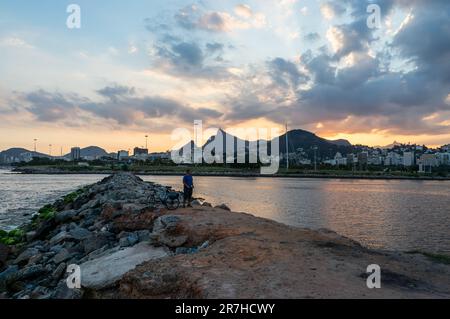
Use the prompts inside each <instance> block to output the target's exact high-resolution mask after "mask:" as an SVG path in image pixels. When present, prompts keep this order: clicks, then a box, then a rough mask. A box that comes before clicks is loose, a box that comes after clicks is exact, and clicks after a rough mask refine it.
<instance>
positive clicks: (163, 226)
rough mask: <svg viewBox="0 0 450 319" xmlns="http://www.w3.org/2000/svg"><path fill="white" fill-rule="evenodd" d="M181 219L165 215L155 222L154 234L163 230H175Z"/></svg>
mask: <svg viewBox="0 0 450 319" xmlns="http://www.w3.org/2000/svg"><path fill="white" fill-rule="evenodd" d="M180 221H181V219H180V217H178V216H175V215H164V216H161V217H159V218H157V219H156V220H155V223H154V225H153V232H159V231H162V230H173V229H175V228H176V227H177V225H178V224H179V223H180Z"/></svg>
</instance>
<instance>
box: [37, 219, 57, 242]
mask: <svg viewBox="0 0 450 319" xmlns="http://www.w3.org/2000/svg"><path fill="white" fill-rule="evenodd" d="M54 228H55V220H54V219H53V218H52V219H49V220H46V221H44V222H42V223H40V225H39V226H38V228H37V230H36V236H35V238H33V239H39V238H44V237H45V236H47V235H48V234H49V233H50V232H51V231H52V230H53V229H54Z"/></svg>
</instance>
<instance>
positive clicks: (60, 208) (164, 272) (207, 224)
mask: <svg viewBox="0 0 450 319" xmlns="http://www.w3.org/2000/svg"><path fill="white" fill-rule="evenodd" d="M165 189H166V188H165V187H163V186H160V185H156V184H151V183H145V182H143V181H141V180H140V179H139V178H138V177H136V176H134V175H132V174H127V173H119V174H116V175H112V176H110V177H108V178H106V179H104V180H103V181H101V182H99V183H97V184H95V185H92V186H89V187H86V188H84V189H81V190H79V191H77V192H75V193H73V194H70V195H68V196H66V197H65V198H63V199H61V200H59V201H57V202H56V203H54V204H53V205H50V206H47V207H45V208H43V209H41V211H40V213H39V215H37V216H36V217H34V220H33V222H32V223H31V224H30V225H26V226H24V227H22V228H21V229H19V230H16V231H15V232H14V233H9V234H6V235H5V234H3V235H2V236H3V241H4V242H6V243H7V244H8V245H2V246H0V261H1V264H0V267H1V268H0V293H2V294H3V295H2V296H3V297H6V298H327V297H328V298H330V297H331V298H429V297H441V298H449V297H450V266H449V265H448V264H447V261H448V260H447V259H436V258H431V257H430V256H425V255H422V254H406V253H395V252H383V251H374V250H369V249H366V248H364V247H362V246H360V245H359V244H358V243H356V242H354V241H352V240H350V239H348V238H344V237H342V236H339V235H338V234H336V233H334V232H331V231H328V230H319V231H313V230H308V229H300V228H295V227H290V226H286V225H283V224H279V223H276V222H274V221H270V220H267V219H262V218H257V217H254V216H252V215H249V214H245V213H233V212H230V211H229V209H228V208H227V207H226V206H225V205H221V206H220V207H219V206H217V207H211V205H210V204H208V203H204V204H203V205H200V203H199V202H197V203H196V205H195V206H194V207H193V208H188V209H178V210H176V211H167V210H166V209H165V208H164V206H163V205H162V203H161V202H160V200H159V199H158V198H159V196H157V194H158V193H159V192H163V191H165ZM371 264H377V265H379V266H380V267H381V284H382V286H381V288H380V289H369V288H368V287H367V285H366V278H367V276H368V274H367V272H366V270H367V266H368V265H371ZM68 265H78V266H79V267H80V268H79V269H80V271H81V277H80V279H81V288H80V289H70V288H68V286H67V283H66V278H67V276H68V275H69V274H68V273H67V271H66V269H67V266H68Z"/></svg>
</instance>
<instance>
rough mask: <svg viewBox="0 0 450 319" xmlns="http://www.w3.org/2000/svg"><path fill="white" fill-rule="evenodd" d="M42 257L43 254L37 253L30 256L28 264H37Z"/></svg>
mask: <svg viewBox="0 0 450 319" xmlns="http://www.w3.org/2000/svg"><path fill="white" fill-rule="evenodd" d="M43 257H44V254H41V253H38V254H36V255H34V256H32V257H31V258H30V259H29V260H28V265H34V264H37V263H38V262H39V261H41V260H42V258H43Z"/></svg>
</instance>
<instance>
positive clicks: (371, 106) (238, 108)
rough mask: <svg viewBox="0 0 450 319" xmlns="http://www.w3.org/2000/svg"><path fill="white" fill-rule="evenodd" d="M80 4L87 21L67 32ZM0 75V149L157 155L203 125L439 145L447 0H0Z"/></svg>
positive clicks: (446, 124)
mask: <svg viewBox="0 0 450 319" xmlns="http://www.w3.org/2000/svg"><path fill="white" fill-rule="evenodd" d="M71 3H76V4H78V5H79V6H80V8H81V28H80V29H69V28H67V26H66V19H67V17H68V15H69V14H68V13H67V12H66V9H67V6H68V5H69V4H71ZM369 4H378V5H379V7H380V9H381V25H380V26H379V28H369V27H368V25H367V18H368V17H369V15H370V13H367V7H368V5H369ZM0 75H1V76H0V119H1V120H0V136H1V137H0V150H1V149H6V148H9V147H13V146H21V147H25V148H29V149H31V148H32V145H33V139H34V138H37V139H38V145H39V147H38V148H39V150H40V151H42V152H48V145H49V144H52V145H53V149H54V150H58V152H59V150H60V148H61V147H63V149H64V152H67V151H68V150H69V148H70V147H71V146H74V145H80V146H88V145H98V146H101V147H104V148H106V149H107V150H109V151H117V149H128V148H133V147H134V146H141V145H143V144H144V143H145V138H144V135H146V134H149V135H150V147H151V150H152V151H160V150H166V149H169V148H171V147H172V146H173V144H174V142H173V141H171V139H170V135H171V132H172V130H173V129H174V128H177V127H186V128H191V127H192V125H193V124H192V123H193V121H194V120H195V119H199V120H203V121H204V123H205V125H206V126H209V127H222V128H229V127H274V126H275V127H278V126H280V127H281V126H283V125H284V123H285V122H288V123H289V125H290V127H291V128H303V129H306V130H310V131H313V132H315V133H317V134H318V135H320V136H323V137H326V138H347V139H349V140H350V141H351V142H353V143H362V144H367V145H385V144H389V143H391V142H392V141H394V140H397V141H401V142H418V143H425V144H427V145H432V146H435V145H442V144H447V143H450V2H449V1H447V0H377V1H375V0H373V1H364V0H331V1H325V0H324V1H321V0H252V1H250V0H249V1H234V0H227V1H208V0H204V1H186V0H179V1H174V0H172V1H170V0H169V1H167V0H166V1H156V0H155V1H147V0H133V1H122V0H108V1H106V0H72V1H63V0H58V1H55V0H40V1H29V0H26V1H25V0H3V1H1V2H0ZM55 152H56V151H55Z"/></svg>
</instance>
